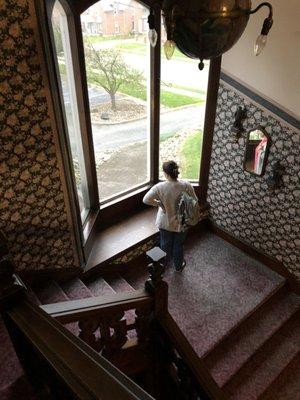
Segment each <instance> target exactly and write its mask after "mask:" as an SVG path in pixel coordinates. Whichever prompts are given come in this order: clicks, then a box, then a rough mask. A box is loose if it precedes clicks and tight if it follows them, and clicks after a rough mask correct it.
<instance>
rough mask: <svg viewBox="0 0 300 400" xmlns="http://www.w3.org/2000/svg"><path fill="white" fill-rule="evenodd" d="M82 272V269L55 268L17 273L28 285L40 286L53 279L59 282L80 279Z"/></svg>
mask: <svg viewBox="0 0 300 400" xmlns="http://www.w3.org/2000/svg"><path fill="white" fill-rule="evenodd" d="M82 272H83V271H82V269H81V268H55V269H51V270H50V269H49V270H29V271H17V274H18V275H19V276H20V277H21V279H22V280H24V282H25V283H26V284H28V285H38V284H42V283H45V282H46V281H48V280H51V279H53V280H55V281H57V282H64V281H67V280H69V279H73V278H77V277H80V276H81V274H82Z"/></svg>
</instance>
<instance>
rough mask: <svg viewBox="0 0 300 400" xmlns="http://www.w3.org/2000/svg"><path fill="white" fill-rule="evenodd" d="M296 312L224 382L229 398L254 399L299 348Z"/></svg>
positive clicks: (235, 399)
mask: <svg viewBox="0 0 300 400" xmlns="http://www.w3.org/2000/svg"><path fill="white" fill-rule="evenodd" d="M299 316H300V312H297V313H295V314H294V315H293V316H292V318H291V319H290V320H289V321H288V322H286V323H285V325H284V326H283V327H282V328H281V329H280V330H279V331H278V332H277V333H276V334H275V335H273V337H272V338H271V339H270V340H269V341H268V342H267V343H265V344H264V345H263V346H262V347H260V349H259V350H258V351H257V352H256V353H255V354H254V355H253V357H251V359H250V360H248V362H247V363H246V364H245V365H244V366H243V367H242V368H241V369H240V370H239V372H238V373H237V374H236V375H235V376H234V377H233V378H232V379H231V380H230V381H229V382H228V383H227V384H226V385H225V386H224V391H225V393H226V394H227V396H228V397H229V398H230V399H232V400H256V399H257V398H258V397H259V396H260V395H261V394H262V393H263V392H264V391H265V390H266V388H267V387H268V386H269V385H270V384H271V383H272V382H273V381H274V380H275V379H276V378H277V377H278V376H279V375H280V373H281V372H282V371H283V370H284V368H285V367H286V366H287V365H288V364H289V363H290V362H291V360H292V359H293V358H294V357H295V355H296V354H297V353H298V352H299V343H300V318H299Z"/></svg>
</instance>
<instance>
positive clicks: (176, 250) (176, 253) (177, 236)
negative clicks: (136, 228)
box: [159, 229, 187, 269]
mask: <svg viewBox="0 0 300 400" xmlns="http://www.w3.org/2000/svg"><path fill="white" fill-rule="evenodd" d="M186 235H187V232H171V231H166V230H165V229H160V230H159V237H160V248H161V249H162V250H163V251H165V252H166V253H167V261H171V260H172V259H173V263H174V267H175V268H176V269H179V268H181V266H182V263H183V242H184V240H185V238H186Z"/></svg>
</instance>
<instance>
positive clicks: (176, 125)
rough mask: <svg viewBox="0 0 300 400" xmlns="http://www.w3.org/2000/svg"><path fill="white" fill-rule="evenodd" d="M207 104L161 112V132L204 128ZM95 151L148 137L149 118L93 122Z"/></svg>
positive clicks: (168, 132)
mask: <svg viewBox="0 0 300 400" xmlns="http://www.w3.org/2000/svg"><path fill="white" fill-rule="evenodd" d="M204 112H205V106H204V105H202V106H199V105H198V106H191V107H187V108H183V109H179V110H174V111H168V112H166V113H162V114H161V133H163V134H170V135H171V134H175V133H176V132H178V131H179V130H180V129H183V128H202V127H203V121H204ZM92 128H93V139H94V148H95V152H101V151H104V150H108V149H113V148H117V147H119V146H124V145H126V144H130V143H134V142H140V141H143V140H146V139H147V120H146V118H143V119H141V120H138V121H133V122H127V123H123V124H117V125H106V126H103V125H102V126H101V125H97V124H93V127H92Z"/></svg>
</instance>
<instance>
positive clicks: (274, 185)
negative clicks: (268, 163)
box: [267, 161, 285, 191]
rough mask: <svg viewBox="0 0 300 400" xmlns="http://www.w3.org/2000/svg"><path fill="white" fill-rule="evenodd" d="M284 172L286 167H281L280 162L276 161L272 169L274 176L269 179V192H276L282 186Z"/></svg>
mask: <svg viewBox="0 0 300 400" xmlns="http://www.w3.org/2000/svg"><path fill="white" fill-rule="evenodd" d="M284 171H285V168H284V166H283V165H281V164H280V162H279V161H276V162H275V163H274V165H273V167H272V175H271V176H269V178H268V179H267V185H268V188H269V190H272V191H274V190H275V189H278V188H279V187H280V186H281V185H282V175H283V173H284Z"/></svg>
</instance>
